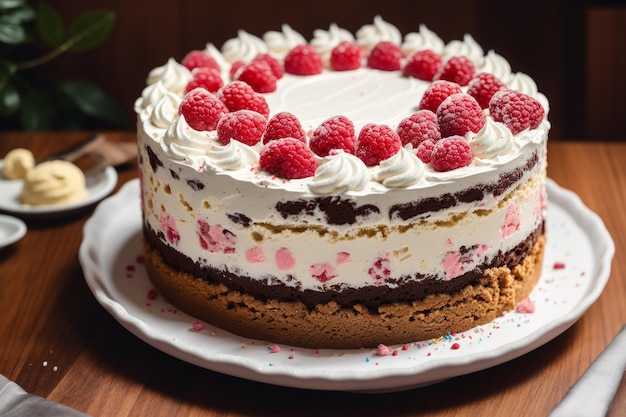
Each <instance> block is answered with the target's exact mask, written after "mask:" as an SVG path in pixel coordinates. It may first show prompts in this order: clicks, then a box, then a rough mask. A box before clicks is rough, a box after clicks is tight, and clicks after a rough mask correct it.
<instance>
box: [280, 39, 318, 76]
mask: <svg viewBox="0 0 626 417" xmlns="http://www.w3.org/2000/svg"><path fill="white" fill-rule="evenodd" d="M284 65H285V72H288V73H289V74H294V75H315V74H320V73H321V72H322V68H323V63H322V57H321V56H320V54H318V53H317V51H315V49H313V47H312V46H311V45H297V46H296V47H294V48H293V49H292V50H291V51H289V53H288V54H287V56H285V60H284Z"/></svg>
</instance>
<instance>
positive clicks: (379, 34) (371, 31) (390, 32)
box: [356, 16, 402, 54]
mask: <svg viewBox="0 0 626 417" xmlns="http://www.w3.org/2000/svg"><path fill="white" fill-rule="evenodd" d="M356 41H357V43H358V44H359V45H361V47H362V48H363V50H364V51H365V53H366V54H369V53H370V51H371V50H372V49H374V46H376V44H377V43H378V42H381V41H389V42H392V43H394V44H396V45H400V44H401V43H402V33H400V30H399V29H398V28H397V27H395V26H394V25H392V24H391V23H388V22H385V21H384V20H383V18H382V17H380V16H376V17H375V18H374V24H372V25H364V26H363V27H361V28H360V29H359V30H358V31H357V32H356Z"/></svg>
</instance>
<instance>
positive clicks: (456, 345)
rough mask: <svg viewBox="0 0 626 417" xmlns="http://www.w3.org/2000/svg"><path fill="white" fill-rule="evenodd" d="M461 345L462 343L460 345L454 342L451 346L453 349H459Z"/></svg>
mask: <svg viewBox="0 0 626 417" xmlns="http://www.w3.org/2000/svg"><path fill="white" fill-rule="evenodd" d="M460 347H461V345H460V344H458V343H453V344H452V346H450V349H452V350H457V349H458V348H460Z"/></svg>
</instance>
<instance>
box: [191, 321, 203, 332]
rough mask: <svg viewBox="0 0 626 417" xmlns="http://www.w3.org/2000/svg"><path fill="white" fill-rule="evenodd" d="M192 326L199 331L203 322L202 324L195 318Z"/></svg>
mask: <svg viewBox="0 0 626 417" xmlns="http://www.w3.org/2000/svg"><path fill="white" fill-rule="evenodd" d="M192 327H193V329H194V330H195V331H197V332H199V331H202V330H203V329H204V324H202V322H200V321H199V320H196V321H194V322H193V325H192Z"/></svg>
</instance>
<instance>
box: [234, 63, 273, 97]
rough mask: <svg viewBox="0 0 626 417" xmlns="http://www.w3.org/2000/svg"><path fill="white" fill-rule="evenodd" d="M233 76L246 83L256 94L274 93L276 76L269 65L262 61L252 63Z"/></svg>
mask: <svg viewBox="0 0 626 417" xmlns="http://www.w3.org/2000/svg"><path fill="white" fill-rule="evenodd" d="M235 75H236V79H237V80H239V81H243V82H245V83H247V84H248V85H250V87H252V89H253V90H254V91H256V92H257V93H271V92H273V91H276V76H275V75H274V73H273V72H272V68H271V67H270V65H269V64H268V63H267V62H265V61H263V60H259V61H252V62H251V63H250V64H248V65H245V66H243V67H241V68H240V69H239V70H238V71H237V72H236V73H235Z"/></svg>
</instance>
